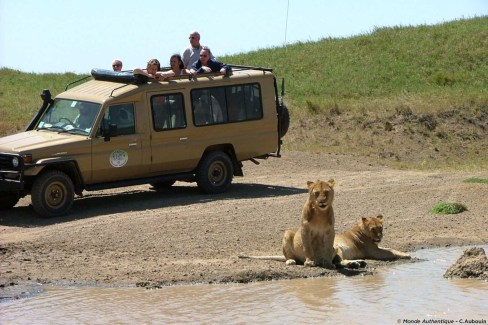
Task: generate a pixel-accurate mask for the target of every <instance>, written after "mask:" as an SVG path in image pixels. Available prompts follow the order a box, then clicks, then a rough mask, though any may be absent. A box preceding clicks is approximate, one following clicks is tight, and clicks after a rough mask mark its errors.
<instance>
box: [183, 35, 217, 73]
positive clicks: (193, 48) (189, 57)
mask: <svg viewBox="0 0 488 325" xmlns="http://www.w3.org/2000/svg"><path fill="white" fill-rule="evenodd" d="M189 40H190V47H188V48H186V49H185V50H184V51H183V55H182V56H181V58H182V60H183V64H184V65H185V68H188V69H189V68H190V67H191V66H192V65H193V64H195V63H196V62H197V61H198V60H199V59H200V51H201V50H202V47H203V45H202V44H200V34H199V33H198V32H196V31H193V32H191V33H190V37H189ZM211 58H212V59H214V56H213V55H212V57H211Z"/></svg>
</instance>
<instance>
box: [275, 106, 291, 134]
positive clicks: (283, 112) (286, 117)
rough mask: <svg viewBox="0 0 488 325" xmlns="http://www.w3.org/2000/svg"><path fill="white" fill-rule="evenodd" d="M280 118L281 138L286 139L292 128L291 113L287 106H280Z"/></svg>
mask: <svg viewBox="0 0 488 325" xmlns="http://www.w3.org/2000/svg"><path fill="white" fill-rule="evenodd" d="M278 118H279V119H280V136H281V137H284V136H285V134H286V133H287V132H288V128H289V127H290V112H289V111H288V107H286V106H285V104H281V105H280V107H279V112H278Z"/></svg>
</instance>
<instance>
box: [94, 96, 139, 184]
mask: <svg viewBox="0 0 488 325" xmlns="http://www.w3.org/2000/svg"><path fill="white" fill-rule="evenodd" d="M136 123H137V119H136V114H135V110H134V104H133V103H126V104H116V105H112V106H110V107H109V108H108V109H107V110H105V112H104V116H103V118H102V120H101V128H100V130H101V131H100V134H99V135H98V136H97V138H95V139H94V141H93V149H92V166H93V174H92V175H93V181H92V183H102V182H111V181H120V180H126V179H133V178H138V177H141V176H144V174H145V173H146V172H147V168H145V167H144V166H143V164H142V139H141V134H140V133H138V132H137V128H136ZM110 126H112V128H113V127H114V126H116V135H115V136H111V137H110V138H104V137H103V136H102V133H101V132H104V131H103V130H108V129H109V127H110Z"/></svg>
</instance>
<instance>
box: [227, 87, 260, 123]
mask: <svg viewBox="0 0 488 325" xmlns="http://www.w3.org/2000/svg"><path fill="white" fill-rule="evenodd" d="M226 98H227V110H228V115H229V122H237V121H246V120H257V119H260V118H262V117H263V108H262V106H261V89H260V87H259V85H258V84H252V85H240V86H234V87H227V89H226Z"/></svg>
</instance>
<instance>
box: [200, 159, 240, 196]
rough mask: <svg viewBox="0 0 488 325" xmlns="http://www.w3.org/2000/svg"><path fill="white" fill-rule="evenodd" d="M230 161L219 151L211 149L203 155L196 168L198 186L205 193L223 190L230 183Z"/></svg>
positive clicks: (231, 171) (231, 172)
mask: <svg viewBox="0 0 488 325" xmlns="http://www.w3.org/2000/svg"><path fill="white" fill-rule="evenodd" d="M233 174H234V173H233V170H232V162H231V160H230V158H229V156H228V155H227V154H225V153H223V152H221V151H212V152H209V153H207V154H205V156H203V158H202V160H201V161H200V164H199V165H198V169H197V175H196V178H197V184H198V187H199V188H200V189H201V190H202V191H203V192H205V193H207V194H217V193H222V192H225V191H226V190H227V189H228V188H229V186H230V184H231V183H232V177H233Z"/></svg>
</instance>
